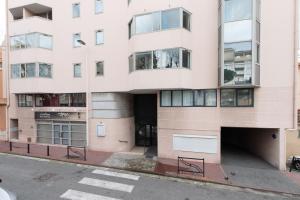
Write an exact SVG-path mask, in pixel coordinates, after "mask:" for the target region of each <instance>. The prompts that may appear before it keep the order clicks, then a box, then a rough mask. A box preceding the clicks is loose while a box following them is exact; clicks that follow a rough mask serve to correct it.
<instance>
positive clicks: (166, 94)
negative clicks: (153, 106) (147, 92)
mask: <svg viewBox="0 0 300 200" xmlns="http://www.w3.org/2000/svg"><path fill="white" fill-rule="evenodd" d="M160 102H161V103H160V104H161V106H162V107H168V106H171V105H172V92H171V91H161V95H160Z"/></svg>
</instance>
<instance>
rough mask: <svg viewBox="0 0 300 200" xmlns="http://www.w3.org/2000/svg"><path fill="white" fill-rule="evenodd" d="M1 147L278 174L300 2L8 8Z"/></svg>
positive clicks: (290, 108) (123, 0) (26, 3)
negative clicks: (5, 139) (259, 161)
mask: <svg viewBox="0 0 300 200" xmlns="http://www.w3.org/2000/svg"><path fill="white" fill-rule="evenodd" d="M7 3H8V4H7V6H8V8H7V13H8V35H9V41H8V45H9V46H10V50H9V52H8V53H9V74H10V76H9V82H8V83H9V84H8V88H9V93H10V96H9V114H8V118H9V129H10V131H9V138H10V139H11V140H17V141H20V142H27V141H31V142H37V143H47V144H53V145H74V146H87V147H88V149H92V150H99V151H110V152H120V151H130V150H131V149H132V148H133V147H134V146H147V147H152V148H149V149H152V152H156V151H157V156H158V157H160V158H177V156H187V157H197V158H205V160H206V162H209V163H220V162H221V158H222V155H223V152H224V151H225V150H223V149H224V148H225V147H227V146H230V145H231V146H239V147H243V148H246V149H248V150H249V151H251V152H253V153H255V154H257V155H258V156H260V157H261V158H263V159H265V160H266V161H267V162H269V163H270V164H272V165H274V166H276V167H277V168H279V169H285V161H286V130H287V129H296V128H297V112H296V110H297V103H296V102H295V96H296V95H297V91H296V82H297V76H296V72H297V63H296V51H295V49H296V46H297V45H296V42H297V39H298V38H297V34H296V33H297V31H296V23H297V17H296V16H297V15H296V12H297V11H296V7H297V6H296V0H285V1H273V0H262V1H261V0H157V1H149V0H131V1H127V0H113V1H111V0H84V1H83V0H81V1H80V0H77V1H71V0H64V1H58V0H39V1H34V0H22V1H19V0H10V1H7Z"/></svg>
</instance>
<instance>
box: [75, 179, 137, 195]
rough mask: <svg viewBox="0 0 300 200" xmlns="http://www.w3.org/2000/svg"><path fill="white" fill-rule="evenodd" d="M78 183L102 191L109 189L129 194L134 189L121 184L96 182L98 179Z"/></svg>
mask: <svg viewBox="0 0 300 200" xmlns="http://www.w3.org/2000/svg"><path fill="white" fill-rule="evenodd" d="M78 183H81V184H85V185H90V186H95V187H100V188H104V189H109V190H118V191H122V192H129V193H131V192H132V190H133V189H134V186H133V185H126V184H122V183H115V182H110V181H104V180H98V179H93V178H83V179H82V180H81V181H79V182H78Z"/></svg>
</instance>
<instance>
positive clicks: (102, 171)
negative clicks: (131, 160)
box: [92, 169, 140, 181]
mask: <svg viewBox="0 0 300 200" xmlns="http://www.w3.org/2000/svg"><path fill="white" fill-rule="evenodd" d="M92 173H94V174H100V175H105V176H112V177H118V178H125V179H130V180H134V181H138V180H139V179H140V177H139V176H136V175H132V174H123V173H119V172H112V171H107V170H99V169H96V170H94V171H93V172H92Z"/></svg>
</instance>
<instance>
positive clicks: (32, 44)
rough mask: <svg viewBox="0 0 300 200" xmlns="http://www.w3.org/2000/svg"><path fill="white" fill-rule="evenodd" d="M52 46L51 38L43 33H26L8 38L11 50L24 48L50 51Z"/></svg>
mask: <svg viewBox="0 0 300 200" xmlns="http://www.w3.org/2000/svg"><path fill="white" fill-rule="evenodd" d="M52 45H53V39H52V36H51V35H47V34H43V33H28V34H24V35H17V36H12V37H10V49H11V50H17V49H25V48H43V49H52Z"/></svg>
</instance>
